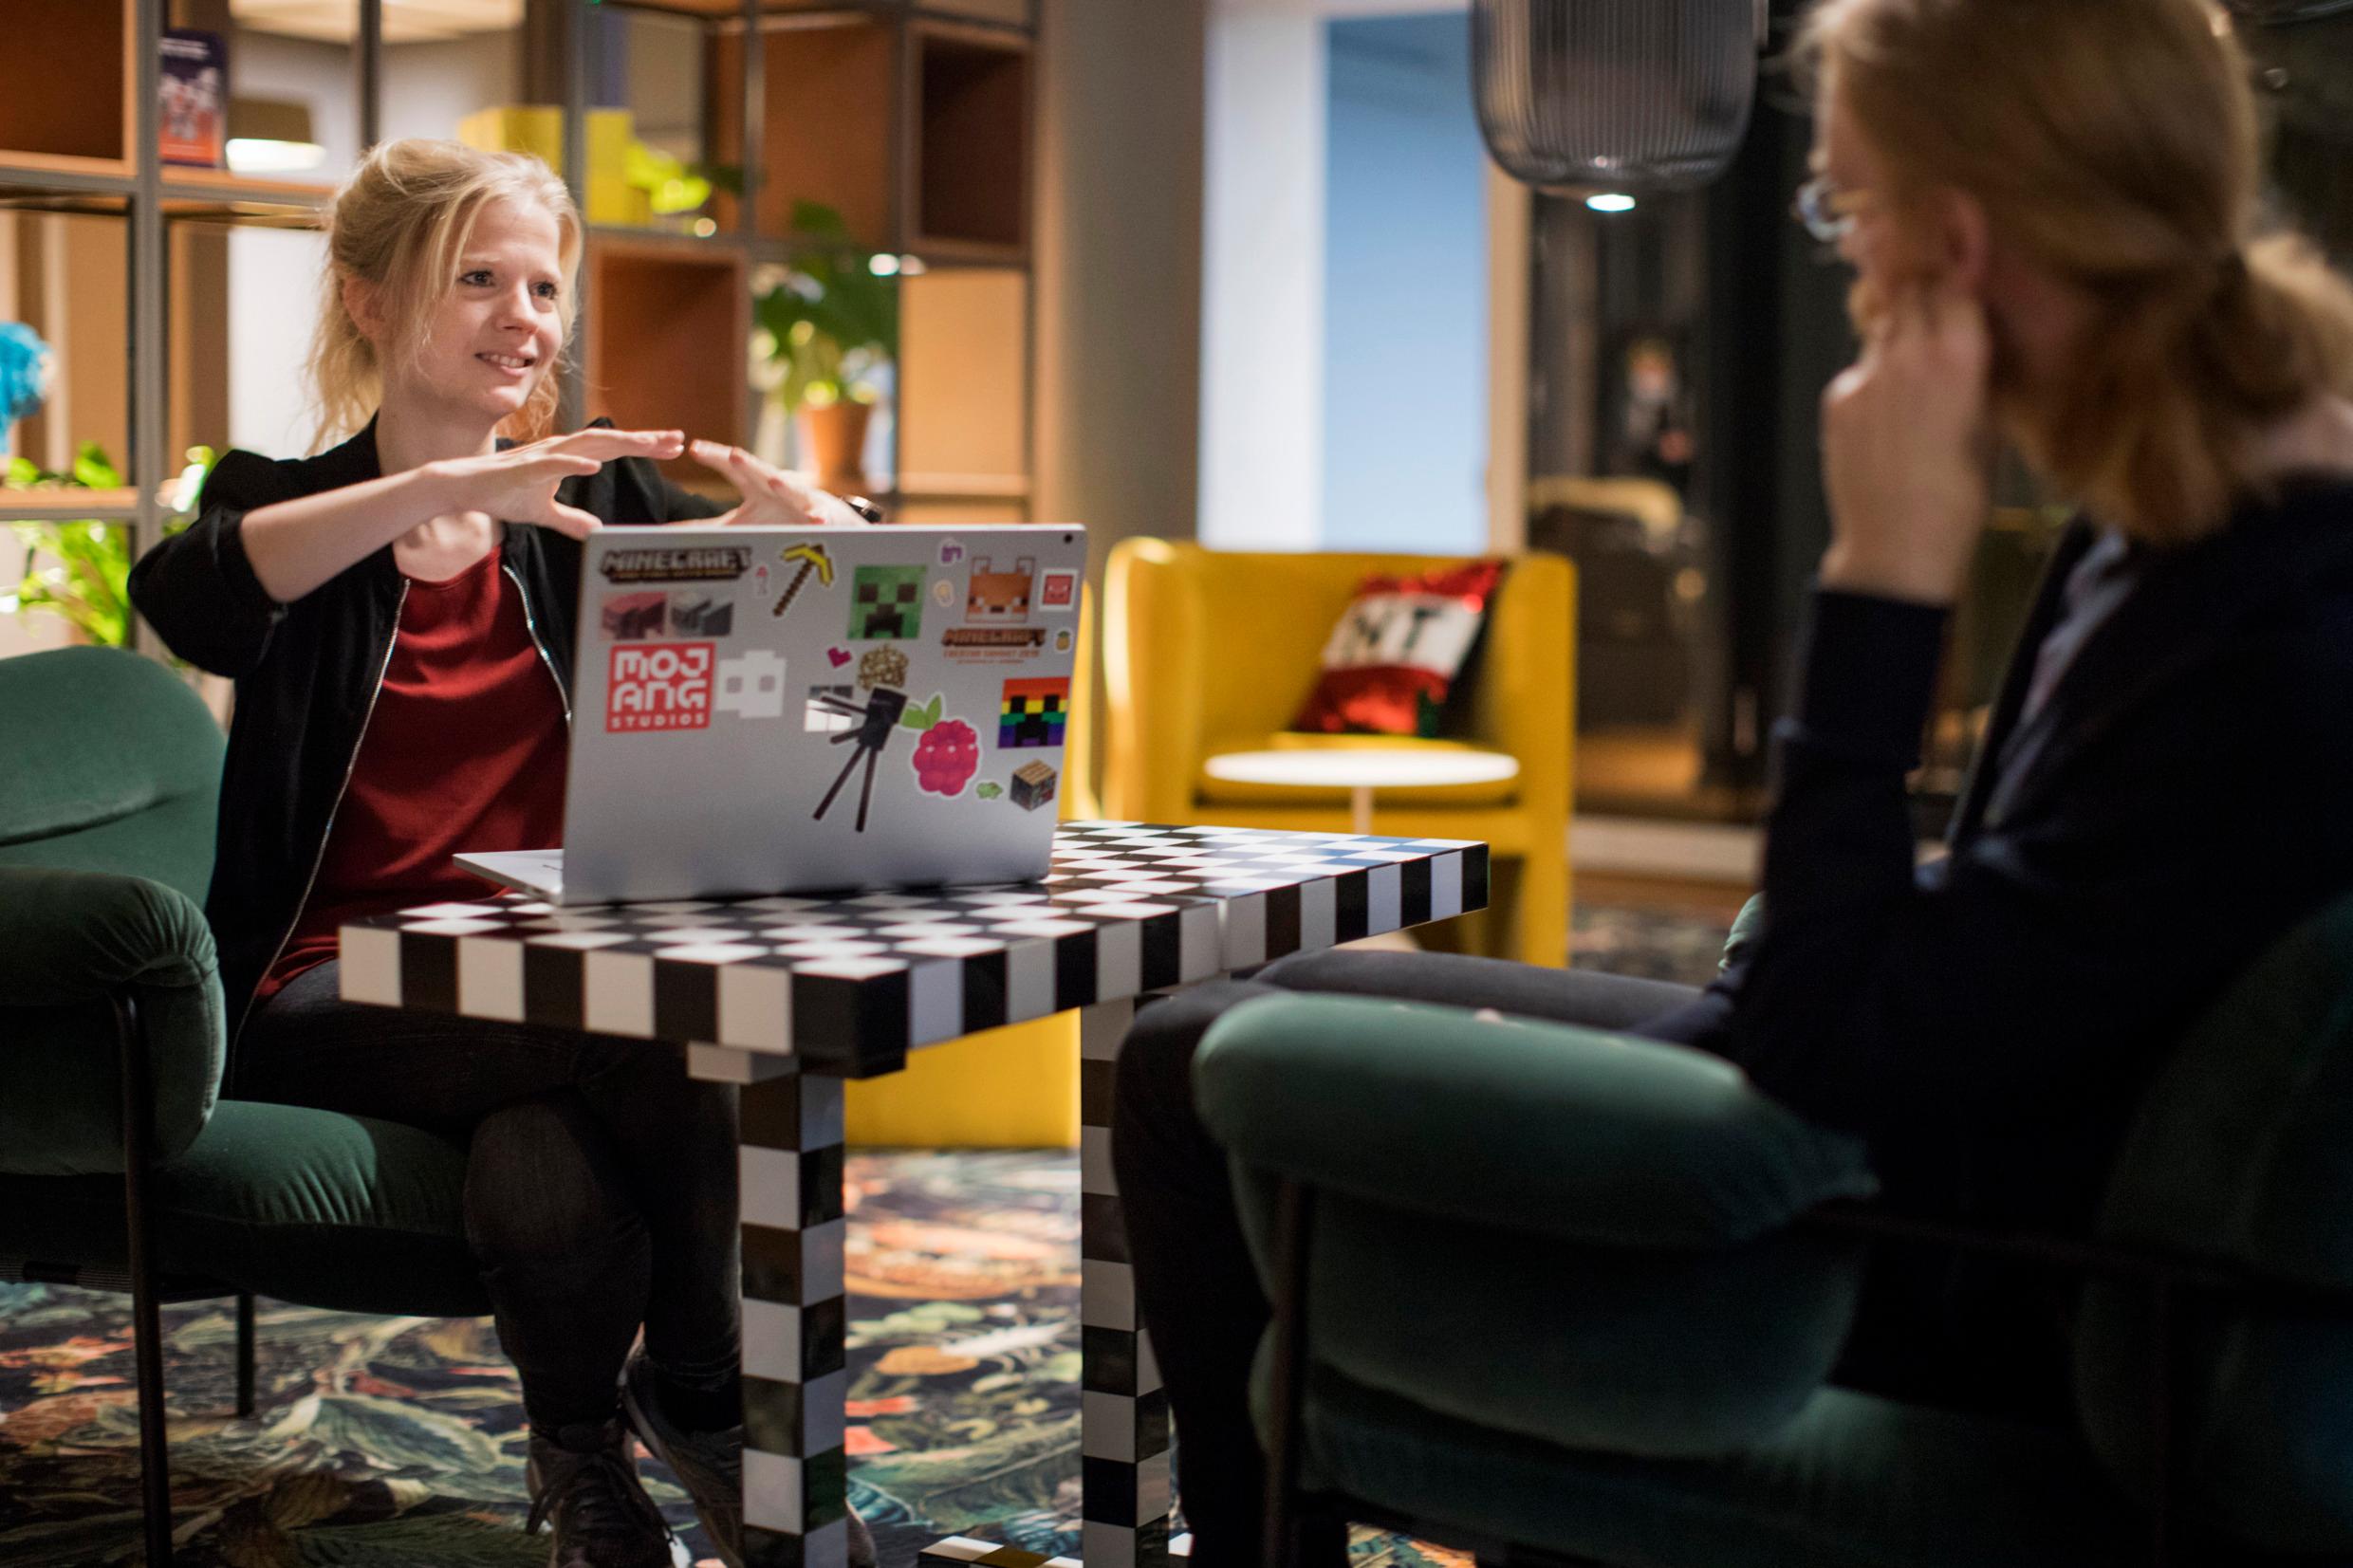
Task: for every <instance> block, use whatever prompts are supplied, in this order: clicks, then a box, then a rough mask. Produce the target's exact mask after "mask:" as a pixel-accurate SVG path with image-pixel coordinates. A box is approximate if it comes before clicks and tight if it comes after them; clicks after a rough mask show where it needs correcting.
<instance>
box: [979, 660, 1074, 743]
mask: <svg viewBox="0 0 2353 1568" xmlns="http://www.w3.org/2000/svg"><path fill="white" fill-rule="evenodd" d="M1069 709H1070V681H1069V678H1068V677H1067V676H1064V677H1061V678H1058V679H1053V680H1009V681H1007V682H1006V683H1005V700H1004V703H1003V705H1002V706H1000V707H999V708H998V710H997V746H998V747H1000V748H1006V749H1011V748H1019V747H1039V746H1060V745H1061V744H1062V727H1063V720H1064V719H1065V717H1066V716H1067V715H1068V712H1069Z"/></svg>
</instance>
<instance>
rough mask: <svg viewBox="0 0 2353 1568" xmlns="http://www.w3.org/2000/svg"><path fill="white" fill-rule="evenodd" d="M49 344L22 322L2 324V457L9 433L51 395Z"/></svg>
mask: <svg viewBox="0 0 2353 1568" xmlns="http://www.w3.org/2000/svg"><path fill="white" fill-rule="evenodd" d="M51 362H52V359H51V356H50V353H49V345H48V344H46V343H45V342H43V341H41V334H39V333H38V332H35V331H34V330H33V329H32V328H31V327H28V326H27V325H26V324H25V323H22V322H0V457H6V456H7V455H8V454H9V431H10V430H12V429H13V428H14V427H15V424H16V421H17V420H19V419H21V418H23V417H24V416H25V415H28V414H30V413H31V412H32V411H33V410H35V409H37V408H39V407H40V406H41V404H42V402H43V400H44V399H46V397H48V395H49V368H50V365H51Z"/></svg>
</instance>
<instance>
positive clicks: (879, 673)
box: [858, 648, 907, 692]
mask: <svg viewBox="0 0 2353 1568" xmlns="http://www.w3.org/2000/svg"><path fill="white" fill-rule="evenodd" d="M906 684H907V655H904V654H902V653H900V652H899V650H898V649H896V648H869V649H867V650H866V652H865V653H864V654H863V655H861V656H860V658H859V660H858V689H859V690H860V691H862V692H871V691H873V690H874V689H875V688H876V687H878V686H897V687H899V688H902V689H903V688H904V687H905V686H906Z"/></svg>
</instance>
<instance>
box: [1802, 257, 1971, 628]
mask: <svg viewBox="0 0 2353 1568" xmlns="http://www.w3.org/2000/svg"><path fill="white" fill-rule="evenodd" d="M1991 372H1992V338H1991V334H1990V332H1989V330H1988V328H1987V324H1986V317H1985V308H1984V306H1983V305H1982V304H1979V303H1978V302H1977V300H1976V299H1975V298H1974V297H1973V296H1971V295H1969V294H1967V293H1965V292H1963V291H1961V290H1959V289H1956V288H1954V287H1952V286H1949V285H1943V284H1936V285H1932V286H1928V287H1925V288H1922V289H1919V290H1917V291H1914V292H1910V293H1907V294H1906V295H1904V296H1903V297H1901V298H1899V299H1898V300H1897V301H1895V302H1894V304H1893V306H1892V308H1891V309H1890V310H1889V311H1888V312H1887V314H1886V315H1885V316H1884V317H1882V318H1881V320H1880V321H1878V322H1876V323H1873V324H1872V327H1871V330H1870V333H1869V337H1868V339H1867V341H1865V343H1864V345H1863V351H1862V359H1861V360H1858V361H1857V362H1856V363H1855V364H1854V365H1853V366H1851V367H1850V368H1848V369H1847V370H1845V371H1843V372H1842V373H1841V374H1840V376H1839V378H1837V379H1836V380H1834V381H1832V382H1831V383H1830V385H1829V388H1828V390H1827V391H1825V393H1824V394H1823V397H1822V449H1823V451H1822V458H1823V461H1822V467H1823V477H1824V482H1825V486H1826V487H1827V489H1828V490H1829V498H1830V548H1829V551H1828V553H1827V554H1825V556H1824V557H1823V558H1822V584H1823V586H1824V587H1825V588H1841V589H1845V590H1848V591H1850V592H1854V593H1866V594H1878V595H1881V596H1884V597H1887V598H1891V599H1904V600H1915V601H1918V602H1920V603H1925V604H1950V603H1952V602H1953V601H1954V600H1955V599H1958V598H1959V597H1960V593H1961V587H1962V584H1963V582H1964V581H1966V580H1967V578H1968V575H1969V568H1970V563H1971V562H1972V560H1973V558H1974V556H1975V554H1976V548H1977V536H1978V535H1979V534H1980V533H1982V532H1983V531H1984V530H1985V525H1986V517H1987V510H1988V508H1989V507H1990V506H1991V505H1992V493H1991V486H1990V484H1989V480H1988V474H1989V471H1990V470H1991V468H1992V455H1993V454H1992V425H1991V422H1990V419H1989V417H1988V414H1989V410H1988V390H1987V389H1988V380H1989V377H1990V375H1991Z"/></svg>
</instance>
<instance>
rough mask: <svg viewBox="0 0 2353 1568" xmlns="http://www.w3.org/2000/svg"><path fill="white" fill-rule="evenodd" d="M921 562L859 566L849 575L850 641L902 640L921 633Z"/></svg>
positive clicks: (922, 572) (910, 638) (922, 575)
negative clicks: (851, 575)
mask: <svg viewBox="0 0 2353 1568" xmlns="http://www.w3.org/2000/svg"><path fill="white" fill-rule="evenodd" d="M923 577H924V568H923V567H921V566H861V567H859V568H858V570H857V574H856V575H855V576H854V577H853V578H852V579H851V589H850V630H849V638H850V640H851V641H852V642H905V641H909V640H912V639H913V638H916V637H919V636H922V635H923Z"/></svg>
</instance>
